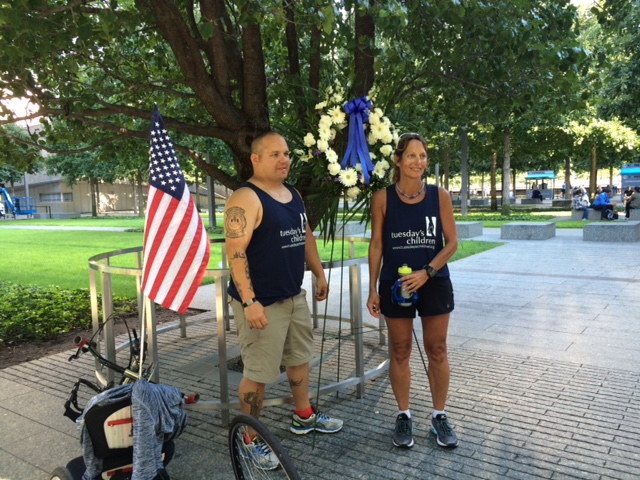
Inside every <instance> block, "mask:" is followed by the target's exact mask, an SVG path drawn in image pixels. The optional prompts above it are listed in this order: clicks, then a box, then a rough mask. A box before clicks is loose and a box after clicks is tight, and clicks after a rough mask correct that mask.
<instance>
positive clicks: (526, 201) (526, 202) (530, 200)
mask: <svg viewBox="0 0 640 480" xmlns="http://www.w3.org/2000/svg"><path fill="white" fill-rule="evenodd" d="M540 203H542V200H541V199H539V198H523V199H522V200H520V205H538V204H540Z"/></svg>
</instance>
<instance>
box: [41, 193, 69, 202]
mask: <svg viewBox="0 0 640 480" xmlns="http://www.w3.org/2000/svg"><path fill="white" fill-rule="evenodd" d="M40 201H41V202H73V192H69V193H41V194H40Z"/></svg>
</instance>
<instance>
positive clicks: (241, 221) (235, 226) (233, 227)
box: [224, 207, 247, 238]
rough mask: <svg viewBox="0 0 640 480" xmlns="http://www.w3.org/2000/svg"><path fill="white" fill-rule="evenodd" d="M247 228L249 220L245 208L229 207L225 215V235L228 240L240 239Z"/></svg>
mask: <svg viewBox="0 0 640 480" xmlns="http://www.w3.org/2000/svg"><path fill="white" fill-rule="evenodd" d="M245 228H247V218H246V217H245V215H244V208H241V207H229V208H228V209H227V211H226V213H225V214H224V234H225V236H226V237H228V238H240V237H242V236H243V235H244V233H245V232H244V231H245Z"/></svg>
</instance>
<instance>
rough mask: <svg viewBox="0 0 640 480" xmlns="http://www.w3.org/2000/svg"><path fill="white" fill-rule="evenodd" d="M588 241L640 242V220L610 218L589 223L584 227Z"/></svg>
mask: <svg viewBox="0 0 640 480" xmlns="http://www.w3.org/2000/svg"><path fill="white" fill-rule="evenodd" d="M582 240H583V241H586V242H640V221H637V220H628V221H625V220H610V221H602V222H595V223H587V224H586V225H585V226H584V228H583V229H582Z"/></svg>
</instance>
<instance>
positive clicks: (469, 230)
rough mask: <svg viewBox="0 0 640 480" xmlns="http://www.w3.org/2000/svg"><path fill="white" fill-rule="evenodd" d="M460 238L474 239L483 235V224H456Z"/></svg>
mask: <svg viewBox="0 0 640 480" xmlns="http://www.w3.org/2000/svg"><path fill="white" fill-rule="evenodd" d="M456 230H457V231H458V238H473V237H478V236H480V235H482V222H456Z"/></svg>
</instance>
